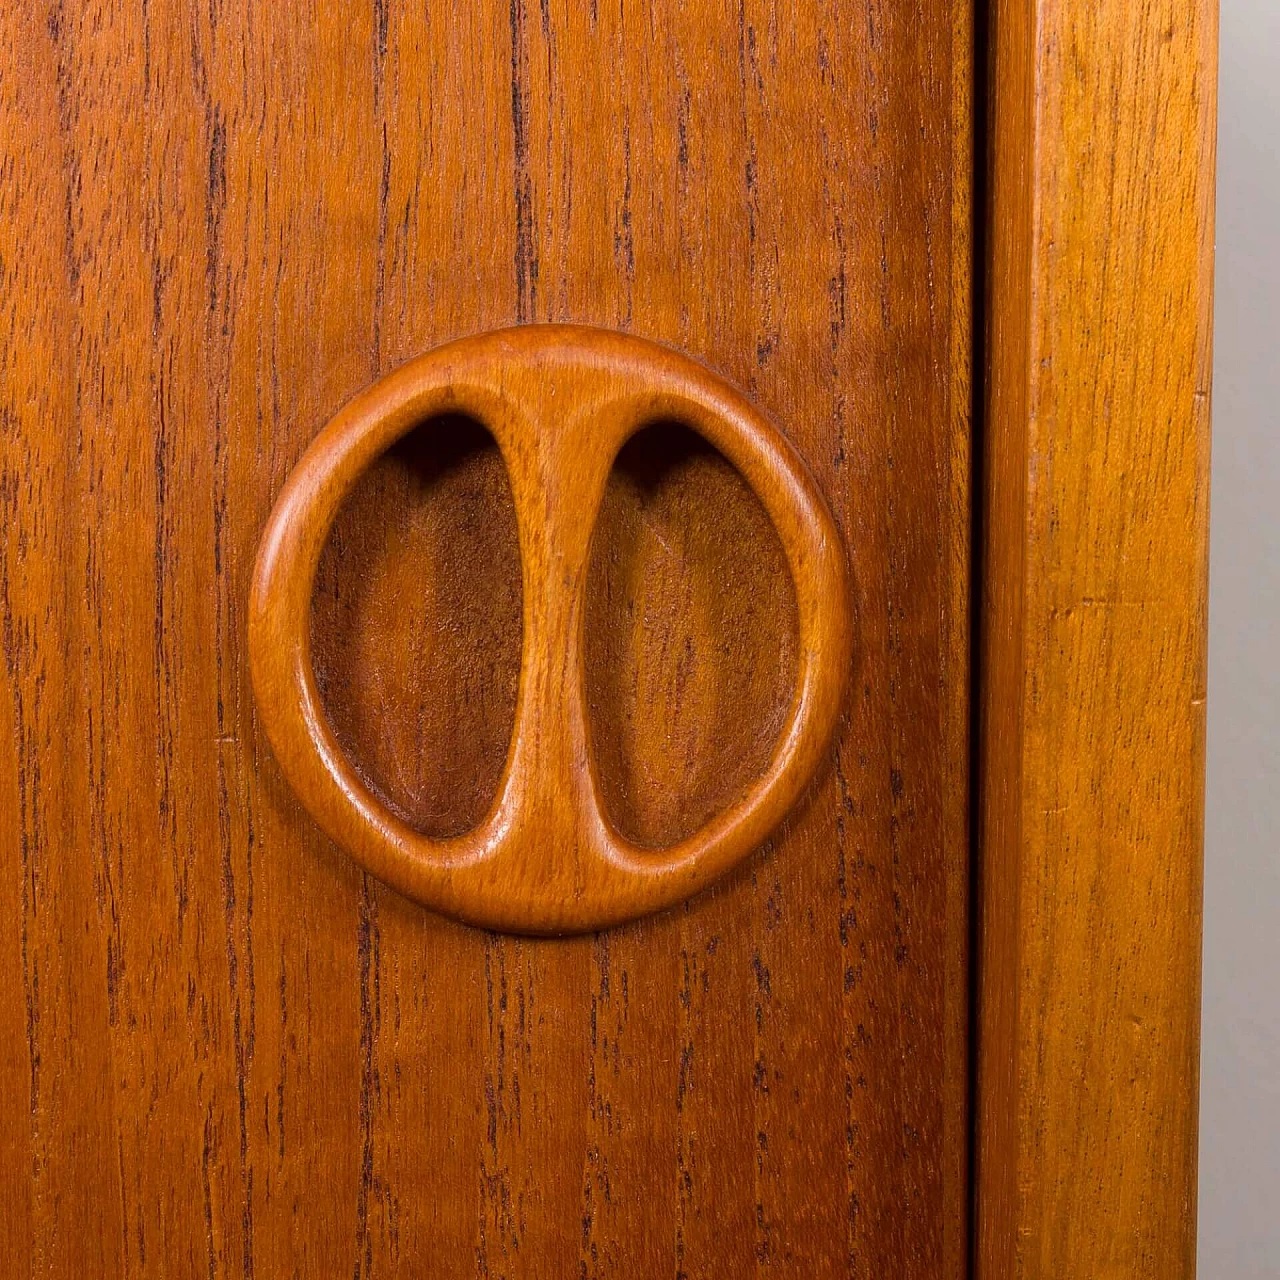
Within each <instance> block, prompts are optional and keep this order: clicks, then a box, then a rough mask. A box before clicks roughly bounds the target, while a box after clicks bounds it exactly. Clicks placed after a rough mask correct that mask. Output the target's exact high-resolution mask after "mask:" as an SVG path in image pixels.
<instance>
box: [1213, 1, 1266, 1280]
mask: <svg viewBox="0 0 1280 1280" xmlns="http://www.w3.org/2000/svg"><path fill="white" fill-rule="evenodd" d="M1221 6H1222V8H1221V19H1220V21H1221V28H1220V42H1221V43H1220V63H1219V97H1218V210H1217V242H1218V247H1217V278H1216V304H1215V314H1214V329H1215V332H1214V368H1213V463H1212V466H1213V472H1212V486H1213V496H1212V499H1211V503H1212V505H1211V515H1210V533H1209V699H1208V712H1209V748H1208V752H1209V764H1208V793H1207V799H1206V805H1207V809H1206V815H1205V901H1204V906H1205V921H1204V1025H1203V1033H1202V1039H1201V1044H1202V1049H1201V1104H1200V1248H1199V1253H1200V1277H1201V1280H1219V1278H1220V1277H1221V1280H1276V1278H1277V1277H1280V0H1221Z"/></svg>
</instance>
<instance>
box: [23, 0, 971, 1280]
mask: <svg viewBox="0 0 1280 1280" xmlns="http://www.w3.org/2000/svg"><path fill="white" fill-rule="evenodd" d="M971 16H972V15H971V13H970V5H969V3H968V0H923V3H921V2H920V0H913V2H912V3H907V0H877V2H875V3H844V2H843V0H828V2H827V3H821V4H802V5H782V4H778V3H768V2H766V0H740V3H737V4H727V3H726V4H718V3H712V2H711V0H541V2H540V3H539V4H532V3H528V2H526V0H474V2H471V3H462V2H461V0H427V2H426V3H418V4H414V5H409V4H405V5H401V4H398V3H395V2H394V0H375V2H374V3H373V4H370V5H367V6H354V7H353V6H347V5H310V4H306V3H298V4H281V5H260V4H254V3H248V2H242V0H217V2H215V3H212V4H209V5H202V6H190V7H189V6H186V5H182V4H177V3H173V2H172V0H150V3H147V4H142V5H137V4H126V3H124V2H123V0H97V2H96V3H88V2H87V3H75V2H72V3H67V4H60V5H57V6H56V7H38V6H9V7H8V9H7V10H6V12H5V13H4V15H3V18H2V19H0V21H3V22H4V24H5V25H6V27H7V28H8V30H7V31H6V35H5V40H4V45H3V48H4V51H5V52H4V54H3V70H2V71H0V111H3V113H4V115H3V123H2V125H0V139H2V140H3V149H4V150H3V160H2V170H0V182H2V185H0V202H2V207H3V228H4V231H3V235H4V245H3V250H2V251H0V316H2V317H3V341H2V343H0V370H2V373H3V391H2V400H0V413H2V417H0V522H2V524H3V528H4V539H3V545H2V548H0V551H2V554H0V627H2V635H3V656H4V668H3V690H4V695H5V696H4V697H3V698H2V699H0V744H2V745H0V1096H3V1097H4V1098H5V1099H6V1100H7V1101H6V1106H5V1108H4V1116H3V1120H2V1121H0V1126H2V1127H0V1133H2V1135H3V1136H2V1140H0V1193H2V1194H0V1256H4V1257H6V1258H8V1259H16V1260H22V1262H20V1263H19V1264H18V1271H17V1272H15V1274H18V1273H21V1274H26V1273H30V1274H33V1275H34V1274H39V1275H42V1276H80V1275H93V1276H103V1277H114V1276H125V1275H129V1276H134V1275H138V1276H142V1275H155V1276H171V1277H172V1276H196V1275H200V1276H206V1275H207V1276H226V1275H233V1274H234V1275H244V1276H250V1275H257V1276H260V1277H261V1276H287V1275H295V1274H296V1275H301V1276H308V1275H310V1276H314V1275H329V1274H347V1275H354V1276H357V1277H367V1276H386V1275H400V1274H402V1275H423V1274H439V1275H449V1276H458V1275H477V1276H492V1277H499V1276H511V1277H515V1276H528V1277H551V1276H571V1275H572V1276H586V1277H590V1276H670V1277H698V1276H704V1277H720V1276H741V1275H745V1274H748V1273H756V1272H761V1273H769V1274H776V1275H779V1276H796V1277H817V1276H846V1275H855V1276H884V1277H895V1278H897V1277H904V1278H910V1277H919V1278H921V1280H925V1278H928V1280H936V1278H937V1277H952V1278H956V1277H959V1276H961V1275H962V1274H963V1272H964V1260H965V1257H966V1249H967V1241H966V1222H965V1204H966V1186H965V1177H966V1174H965V1171H966V1165H967V1155H966V1153H967V1150H968V1136H967V1128H966V1124H967V1119H966V1102H965V1099H966V1095H967V1086H966V1079H967V1061H966V1026H967V1019H968V995H967V992H968V986H967V974H966V939H967V936H968V925H967V903H966V883H967V877H968V865H969V845H968V828H967V812H966V810H967V800H966V797H967V789H968V762H967V745H966V744H967V723H968V711H967V704H968V680H969V673H968V669H967V653H968V643H969V637H968V626H969V606H968V580H967V575H968V562H969V547H970V515H969V491H970V471H969V409H970V359H971V349H970V321H971V298H970V287H969V274H970V262H969V248H970V242H969V232H970V204H969V198H970V190H969V180H970V173H971V170H972V168H973V157H972V155H971V145H970V119H971V116H972V104H971V97H970V74H971V73H970V67H971V55H972V49H971V47H970V42H971ZM548 322H551V323H572V324H577V325H590V326H597V327H602V328H605V329H609V330H617V331H621V332H623V333H625V334H630V335H636V336H637V337H641V338H645V339H649V340H652V341H655V342H657V343H660V344H663V345H665V346H667V347H670V348H675V349H677V350H678V351H680V352H682V353H684V354H685V355H687V356H688V357H690V358H691V359H693V360H695V361H697V362H698V364H699V365H700V366H702V367H704V368H705V369H706V370H708V371H709V372H708V374H707V376H708V377H711V376H713V375H714V376H716V377H718V378H721V379H724V380H725V381H726V382H727V383H729V384H731V385H732V386H733V387H735V388H737V391H736V392H735V394H741V396H742V397H743V398H744V401H745V402H747V403H749V404H750V405H751V406H752V409H753V412H758V413H759V414H760V415H761V416H762V417H763V418H766V419H767V420H768V421H769V422H771V423H772V424H775V426H776V429H777V431H778V432H780V433H781V436H782V437H783V438H785V440H786V441H788V442H789V444H790V445H791V446H792V447H793V448H794V450H795V453H796V455H797V456H798V458H799V459H801V460H802V462H803V464H804V466H805V467H806V468H807V472H808V473H809V474H810V475H811V476H812V479H813V482H814V484H815V486H816V489H817V491H818V492H819V493H820V494H821V495H822V497H823V500H824V501H825V504H826V505H827V507H829V509H830V512H831V513H832V516H833V517H834V521H835V525H836V527H837V528H838V531H839V540H840V542H841V543H842V553H843V555H844V556H846V557H847V565H848V570H849V582H850V584H851V599H852V607H851V617H852V620H853V622H852V625H853V657H852V660H851V662H850V663H849V664H847V677H846V678H845V679H844V680H843V681H842V685H841V688H840V691H839V696H840V707H839V718H838V723H837V724H836V727H835V730H834V734H833V735H832V737H831V739H830V746H829V747H828V748H827V749H826V750H825V753H824V754H823V755H822V757H821V759H820V760H819V762H818V763H817V765H816V767H815V769H814V770H813V778H812V781H811V782H810V784H809V786H808V787H807V789H806V790H805V792H804V794H803V795H802V796H801V797H800V798H799V800H798V801H797V802H796V803H795V804H794V805H792V806H791V808H790V809H789V810H788V812H787V813H786V816H785V817H784V818H783V819H782V820H781V822H780V823H778V824H776V825H775V826H774V827H773V829H772V831H771V834H770V835H769V836H768V838H766V839H764V840H763V841H757V842H756V846H757V847H754V848H753V849H752V850H751V851H750V852H749V854H748V855H747V856H746V857H745V858H744V859H743V860H742V861H741V862H740V863H739V864H738V865H737V866H736V867H735V868H734V869H732V870H729V871H728V872H727V873H726V874H725V875H723V876H721V877H719V878H718V879H716V880H715V882H714V883H713V884H711V885H710V887H707V888H703V889H700V890H699V891H698V892H696V893H694V894H692V895H691V896H688V897H685V898H683V900H680V901H677V902H676V903H674V905H670V906H667V907H665V908H664V909H662V910H658V911H652V912H649V913H647V914H644V915H642V916H641V917H640V918H638V919H634V920H631V921H629V922H626V923H620V924H617V925H614V926H612V927H609V928H605V929H600V930H598V931H596V932H594V933H593V932H590V931H589V930H588V931H587V932H577V933H572V934H567V935H565V936H552V937H527V936H521V935H519V934H517V933H512V932H488V931H485V930H484V929H482V928H477V927H473V926H472V925H470V924H467V923H463V922H461V921H459V920H457V919H455V918H453V916H451V915H449V914H441V913H439V912H437V911H433V910H431V909H429V908H428V907H426V906H424V905H423V904H422V903H421V902H418V901H415V900H413V898H411V897H409V896H404V895H402V894H401V893H399V892H397V891H396V890H395V889H393V888H391V887H389V886H388V885H387V884H386V883H384V882H383V880H382V879H380V878H379V877H378V876H377V875H375V874H372V873H370V872H369V871H368V870H366V869H364V865H363V863H362V862H360V861H358V860H357V859H356V858H353V857H352V856H351V854H350V852H349V851H348V849H347V848H346V847H344V845H343V844H342V843H341V842H335V841H333V840H331V839H330V838H329V836H328V835H326V834H324V831H323V830H322V827H321V826H320V825H318V824H317V822H316V821H315V818H314V816H313V814H312V812H311V811H310V809H309V807H308V806H307V805H306V804H304V803H303V802H302V800H301V799H300V798H299V796H298V794H297V793H295V791H294V789H293V787H292V786H291V785H290V782H289V781H288V779H287V778H286V774H285V772H284V771H283V770H282V768H281V764H280V762H279V761H278V760H277V758H276V756H275V755H274V754H273V752H272V750H271V749H270V747H269V745H268V739H267V729H266V727H264V724H263V723H262V719H261V717H260V715H259V711H258V704H257V703H256V702H255V698H254V694H253V691H252V689H251V685H250V672H249V660H248V645H247V630H248V625H249V612H250V587H251V581H252V578H253V573H254V564H255V557H256V556H257V554H258V548H259V543H260V539H261V537H262V534H263V530H264V528H265V527H266V525H267V521H268V517H269V514H270V513H271V511H272V509H273V506H274V504H275V503H276V501H277V499H278V497H279V495H280V493H281V491H282V487H283V486H284V485H285V482H286V478H287V477H288V476H289V474H290V472H291V471H292V470H293V468H294V467H295V465H296V464H297V463H298V461H299V459H300V458H301V457H302V456H303V454H304V451H305V450H306V449H307V448H308V446H309V445H310V444H311V442H312V441H313V439H314V438H315V437H316V436H317V434H318V433H319V432H320V431H321V430H322V428H323V427H324V426H325V424H326V422H328V421H329V420H330V419H331V418H332V417H333V416H334V415H335V414H336V413H338V412H339V410H340V409H341V407H342V406H343V405H344V404H345V403H347V402H348V401H349V400H350V399H351V398H352V397H353V396H355V395H357V394H358V393H361V392H362V391H364V390H366V389H367V388H368V387H369V386H370V385H371V384H373V383H374V382H375V381H376V380H378V379H379V378H381V377H383V376H384V375H386V374H388V373H389V372H390V371H392V370H394V369H395V368H397V367H398V366H400V365H401V364H402V363H403V362H405V361H406V360H408V359H410V358H412V357H416V356H418V355H420V354H421V353H423V352H427V351H429V350H431V349H433V348H435V347H437V346H439V345H440V344H442V343H446V342H448V341H451V340H453V339H457V338H461V337H464V336H466V335H471V334H476V333H481V332H484V331H489V330H494V329H499V328H502V327H505V326H511V325H525V324H532V323H548ZM574 411H576V409H575V406H573V405H566V408H565V412H566V413H567V414H568V413H571V412H574ZM491 425H492V424H489V425H486V423H485V422H484V421H483V420H479V419H476V418H475V417H474V416H472V417H465V416H464V417H459V416H453V417H448V416H444V417H442V416H439V415H437V416H435V417H433V418H432V419H431V420H430V421H424V422H422V423H421V424H418V425H416V426H414V427H413V429H412V430H410V431H409V432H408V433H407V434H406V435H404V437H403V438H402V439H401V440H400V441H399V442H398V443H397V444H395V445H394V446H392V447H391V448H390V449H389V450H388V451H387V452H386V453H385V454H383V455H382V456H381V457H380V458H378V459H377V460H376V461H374V462H373V463H372V464H371V465H370V466H369V467H368V468H367V469H366V470H365V471H364V472H363V473H362V475H361V476H360V477H359V478H358V479H357V480H356V481H355V483H354V487H353V489H352V490H351V492H350V494H349V495H348V497H347V499H346V501H345V503H344V504H343V506H342V508H341V510H340V511H339V513H338V515H337V517H336V521H335V523H334V525H333V527H332V529H331V531H330V532H329V534H328V537H327V541H326V543H325V546H324V549H323V552H322V554H321V557H320V563H319V569H318V573H317V577H316V581H315V586H314V595H313V598H312V604H311V619H310V629H309V636H310V649H311V653H310V661H311V664H312V667H313V668H314V677H315V684H316V688H317V690H318V692H319V695H320V698H321V701H322V703H323V714H324V720H325V724H326V725H327V726H328V728H329V730H330V731H331V732H332V734H333V737H334V739H335V740H336V741H337V742H338V743H339V745H340V747H341V750H342V752H343V754H344V758H345V759H346V761H347V762H348V763H349V765H350V767H351V769H352V770H353V771H354V773H355V774H356V775H358V776H359V778H360V779H361V780H362V784H363V785H364V786H365V787H367V788H368V791H369V793H370V794H372V795H374V796H375V797H376V798H377V800H378V803H379V804H381V805H383V806H384V807H385V809H386V811H387V812H389V813H391V814H393V815H395V817H396V819H397V821H399V822H402V823H404V824H406V825H407V826H408V827H410V828H412V829H414V830H416V831H419V832H422V833H425V834H426V835H429V836H433V837H437V838H441V839H447V838H450V837H454V836H457V835H459V833H463V832H466V831H467V830H469V829H473V828H474V827H475V826H476V824H477V823H478V822H480V821H481V820H482V819H483V817H484V815H485V813H486V811H487V810H488V809H489V807H490V806H491V804H492V803H493V798H494V796H495V794H496V791H497V789H498V787H499V785H500V783H501V779H502V776H503V770H504V767H505V762H506V761H507V759H508V754H509V749H510V744H511V740H512V733H513V725H514V724H515V720H516V708H517V704H518V702H519V691H520V672H521V666H522V650H523V639H524V636H525V634H526V632H525V630H524V628H523V624H524V622H525V621H527V617H526V612H527V609H528V608H529V607H531V606H530V603H529V600H528V598H527V597H528V593H527V591H526V590H525V587H524V585H523V583H524V580H523V579H522V569H521V565H522V558H521V557H522V554H523V553H525V552H527V551H528V546H527V544H526V543H524V542H523V541H522V536H521V532H520V527H519V522H518V520H517V514H516V506H515V497H514V496H513V484H512V479H511V475H512V473H511V469H510V468H509V467H508V466H507V465H506V464H505V463H504V460H503V455H502V453H501V451H500V449H499V447H498V445H497V444H496V443H495V436H494V434H493V433H492V431H491V429H490V428H491ZM589 514H590V513H586V515H589ZM586 515H584V518H586ZM797 610H798V605H797V595H796V587H795V584H794V582H793V580H792V574H791V573H790V572H789V566H788V561H787V557H786V555H785V554H784V549H783V546H782V541H781V539H780V536H779V532H778V530H777V528H776V527H775V522H774V520H773V519H772V518H771V516H770V514H769V512H768V511H767V510H766V505H765V503H764V502H763V500H762V498H761V496H760V495H759V493H758V486H753V485H752V484H749V483H747V480H746V479H745V478H744V476H743V473H742V471H741V469H740V468H739V467H736V466H735V465H734V464H733V463H731V462H730V461H729V460H728V459H727V457H726V456H725V454H724V453H723V452H722V451H720V450H718V449H717V448H715V447H714V446H713V445H712V444H710V443H708V442H707V441H706V440H705V439H704V438H703V437H702V436H701V435H699V434H698V433H696V432H694V431H692V430H690V428H689V426H688V424H687V423H681V422H680V421H674V420H673V421H667V420H665V419H663V418H662V417H661V415H659V416H658V418H656V419H655V420H654V421H652V422H649V423H647V424H645V425H644V427H643V429H642V430H641V431H639V433H638V434H636V435H635V436H633V437H632V438H631V439H630V441H629V442H628V443H626V444H625V445H624V446H623V447H622V448H621V452H620V453H619V454H618V456H617V458H616V460H615V461H614V462H613V465H612V469H611V470H610V472H609V478H608V481H607V483H606V484H605V486H604V492H603V496H602V499H601V501H600V507H599V512H598V515H597V516H596V517H595V521H594V532H593V533H592V535H591V547H590V560H589V566H588V568H587V570H586V580H585V585H584V587H583V598H582V608H581V619H580V622H581V628H582V630H581V635H582V646H583V651H584V654H585V659H584V661H583V664H582V681H583V705H584V707H585V714H586V717H587V719H588V721H589V724H590V751H591V767H592V769H593V770H594V776H595V777H596V778H597V780H598V784H599V792H600V795H601V797H602V803H603V805H604V809H605V811H606V814H607V817H608V820H609V822H610V824H611V826H612V828H613V829H615V830H616V831H617V832H619V833H621V835H622V836H623V837H625V838H626V839H627V840H628V841H629V842H631V844H633V845H635V846H638V847H641V848H652V849H655V850H658V849H662V848H664V847H667V846H670V845H672V844H675V843H678V842H679V841H680V840H682V839H685V838H688V837H690V836H691V835H692V834H693V833H696V832H697V831H698V830H699V829H700V828H702V827H703V825H704V824H705V823H707V822H708V821H711V820H713V819H714V815H716V814H717V813H720V812H722V811H723V810H724V809H725V807H726V806H727V805H731V804H732V803H733V802H734V800H735V797H737V796H739V795H740V794H742V793H743V791H744V789H745V788H749V787H750V786H751V785H752V782H753V780H754V779H756V778H758V777H759V776H761V774H762V771H763V770H765V769H766V768H767V767H768V762H769V760H770V759H771V756H772V753H773V752H774V751H775V750H776V747H777V740H778V735H779V733H780V731H781V727H782V726H783V725H784V723H785V721H786V716H787V714H788V708H789V706H790V705H791V700H792V698H793V692H794V685H795V679H796V672H797V670H799V669H800V668H801V667H802V665H803V663H804V661H805V660H806V654H805V653H804V652H802V651H801V650H802V647H803V646H802V645H801V644H800V643H799V641H798V639H797V637H798V636H801V635H803V629H802V628H801V627H800V624H799V621H798V616H797ZM546 856H547V857H548V858H549V859H551V858H554V857H555V856H557V850H556V849H555V848H549V849H548V850H547V851H546Z"/></svg>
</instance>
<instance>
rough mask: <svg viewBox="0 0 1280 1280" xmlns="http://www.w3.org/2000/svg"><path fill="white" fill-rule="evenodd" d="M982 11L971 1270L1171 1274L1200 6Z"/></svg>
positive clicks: (1197, 659) (1199, 539)
mask: <svg viewBox="0 0 1280 1280" xmlns="http://www.w3.org/2000/svg"><path fill="white" fill-rule="evenodd" d="M993 17H994V27H993V33H992V34H993V41H994V43H993V48H992V53H993V83H992V90H993V97H992V105H991V110H990V113H989V114H990V118H991V122H992V130H993V133H992V148H993V149H992V159H993V167H992V173H991V184H990V186H991V203H990V210H989V214H990V216H989V236H988V243H989V248H990V257H989V263H990V265H989V279H988V283H989V300H990V305H989V315H988V323H989V333H988V340H989V358H990V384H989V388H988V402H987V423H986V430H985V433H984V434H985V450H986V459H985V473H986V474H985V477H984V498H985V501H984V528H985V554H984V563H983V584H984V587H983V600H982V610H981V627H982V633H983V643H982V662H981V669H982V686H983V692H982V734H981V753H982V765H981V769H980V778H981V789H982V828H981V837H980V841H979V847H980V849H981V862H980V867H979V880H978V883H979V893H980V912H979V914H980V927H981V950H980V961H979V968H980V1007H979V1022H978V1108H977V1149H976V1169H977V1187H976V1192H977V1215H978V1216H977V1275H978V1277H979V1280H1005V1278H1006V1277H1010V1276H1021V1277H1026V1278H1027V1280H1047V1278H1049V1277H1054V1278H1056V1277H1066V1276H1071V1277H1077V1276H1080V1277H1084V1276H1089V1277H1093V1276H1099V1277H1100V1276H1125V1277H1126V1278H1130V1277H1131V1278H1133V1280H1137V1278H1139V1277H1150V1278H1152V1280H1155V1278H1157V1277H1158V1278H1159V1280H1182V1278H1185V1277H1190V1276H1191V1275H1192V1274H1193V1273H1194V1269H1195V1183H1196V1112H1197V1087H1196V1085H1197V1073H1198V1060H1199V1054H1198V1034H1199V1010H1200V989H1199V972H1200V885H1201V858H1202V823H1203V812H1202V809H1203V778H1204V694H1205V684H1204V681H1205V623H1206V617H1205V567H1206V558H1205V549H1206V531H1207V521H1208V424H1209V395H1208V390H1209V372H1210V367H1211V362H1210V341H1209V328H1210V326H1209V320H1210V313H1211V302H1212V287H1211V282H1212V257H1213V255H1212V246H1213V217H1212V200H1213V146H1214V73H1215V61H1214V56H1215V38H1216V11H1215V6H1214V5H1213V3H1212V0H1201V2H1199V3H1192V4H1180V3H1165V2H1163V0H1160V2H1156V0H1143V2H1142V3H1130V2H1128V0H1125V2H1123V3H1121V2H1119V0H1117V2H1115V3H1103V4H1097V5H1052V4H1033V5H1023V4H1016V3H1000V4H997V5H996V6H995V11H994V15H993Z"/></svg>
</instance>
